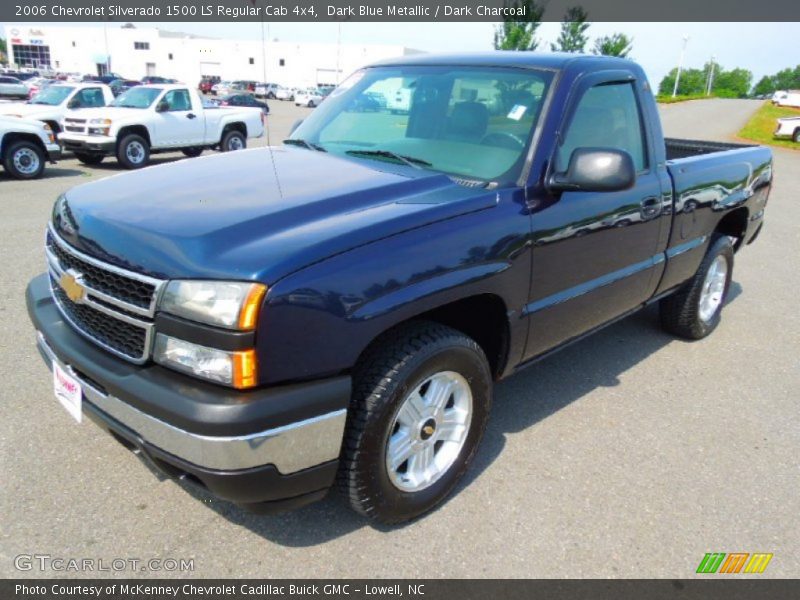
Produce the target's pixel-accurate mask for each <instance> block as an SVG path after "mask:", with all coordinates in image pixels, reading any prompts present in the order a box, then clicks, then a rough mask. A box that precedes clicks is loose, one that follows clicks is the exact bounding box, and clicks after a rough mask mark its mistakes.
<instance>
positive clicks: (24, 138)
mask: <svg viewBox="0 0 800 600" xmlns="http://www.w3.org/2000/svg"><path fill="white" fill-rule="evenodd" d="M59 158H61V146H59V145H58V142H57V141H56V136H55V133H53V130H52V129H51V128H50V126H49V125H48V124H47V123H42V122H41V121H36V120H33V119H20V118H17V117H3V116H0V163H2V165H3V167H5V170H6V173H8V174H9V175H11V177H14V178H15V179H37V178H39V177H41V176H42V173H44V164H45V162H46V161H50V162H51V163H55V162H56V161H57V160H58V159H59Z"/></svg>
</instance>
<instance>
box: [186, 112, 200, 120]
mask: <svg viewBox="0 0 800 600" xmlns="http://www.w3.org/2000/svg"><path fill="white" fill-rule="evenodd" d="M186 118H187V119H196V118H197V115H196V114H194V113H189V114H188V115H186Z"/></svg>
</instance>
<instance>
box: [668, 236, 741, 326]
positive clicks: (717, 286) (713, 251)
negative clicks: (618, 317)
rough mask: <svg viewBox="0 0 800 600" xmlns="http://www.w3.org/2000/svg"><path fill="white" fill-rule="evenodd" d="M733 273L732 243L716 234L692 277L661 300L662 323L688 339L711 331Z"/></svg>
mask: <svg viewBox="0 0 800 600" xmlns="http://www.w3.org/2000/svg"><path fill="white" fill-rule="evenodd" d="M732 273H733V244H731V240H730V238H729V237H728V236H726V235H718V234H715V236H714V237H713V238H712V240H711V245H710V246H709V247H708V251H707V252H706V255H705V257H703V260H702V262H701V263H700V266H699V267H698V269H697V272H696V273H695V274H694V277H692V278H691V279H690V280H689V281H687V282H686V283H684V284H683V286H681V288H680V289H678V291H676V292H675V293H674V294H672V295H670V296H667V297H666V298H664V299H663V300H662V301H661V303H660V306H659V308H660V313H661V314H660V316H661V326H662V327H663V328H664V329H665V330H666V331H668V332H669V333H672V334H674V335H677V336H679V337H682V338H686V339H689V340H699V339H702V338H704V337H706V336H708V335H710V334H711V332H712V331H714V330H715V329H716V328H717V325H719V322H720V319H721V316H722V308H723V306H725V300H726V299H727V297H728V290H729V288H730V285H731V276H732Z"/></svg>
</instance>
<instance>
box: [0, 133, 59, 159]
mask: <svg viewBox="0 0 800 600" xmlns="http://www.w3.org/2000/svg"><path fill="white" fill-rule="evenodd" d="M19 141H26V142H31V143H33V144H35V145H36V147H37V148H39V149H40V150H41V151H42V152H44V153H45V156H46V155H47V149H46V148H45V147H44V144H43V143H42V140H40V139H39V137H38V136H36V135H34V134H32V133H17V132H11V133H7V134H6V135H5V136H3V138H2V144H0V160H2V159H4V158H5V149H6V148H8V147H9V146H10V145H11V144H13V143H14V142H19Z"/></svg>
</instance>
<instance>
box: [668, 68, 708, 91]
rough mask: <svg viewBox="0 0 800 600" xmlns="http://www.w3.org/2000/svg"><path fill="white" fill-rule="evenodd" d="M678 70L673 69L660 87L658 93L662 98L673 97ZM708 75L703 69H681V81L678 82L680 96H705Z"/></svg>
mask: <svg viewBox="0 0 800 600" xmlns="http://www.w3.org/2000/svg"><path fill="white" fill-rule="evenodd" d="M677 72H678V69H672V71H670V72H669V73H667V75H666V76H664V79H662V80H661V83H660V84H659V86H658V93H659V94H661V95H662V96H669V95H672V90H673V89H674V87H675V76H676V74H677ZM706 75H707V73H706V72H705V71H704V70H702V69H681V79H680V81H679V82H678V95H680V96H691V95H698V94H704V93H705V91H706V83H707V79H706Z"/></svg>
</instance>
